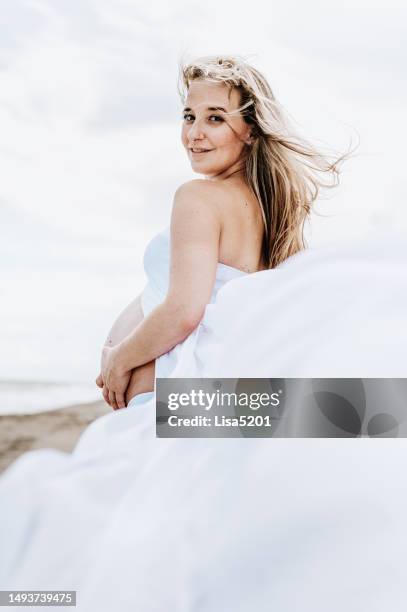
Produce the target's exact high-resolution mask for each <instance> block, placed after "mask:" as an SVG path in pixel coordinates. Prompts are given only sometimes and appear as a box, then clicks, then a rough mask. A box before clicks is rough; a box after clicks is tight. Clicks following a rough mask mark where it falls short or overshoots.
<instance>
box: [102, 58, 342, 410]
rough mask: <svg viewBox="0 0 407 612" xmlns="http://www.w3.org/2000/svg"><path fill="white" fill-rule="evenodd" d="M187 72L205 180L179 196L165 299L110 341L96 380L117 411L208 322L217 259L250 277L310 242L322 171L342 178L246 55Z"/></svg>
mask: <svg viewBox="0 0 407 612" xmlns="http://www.w3.org/2000/svg"><path fill="white" fill-rule="evenodd" d="M180 76H181V84H182V85H183V86H184V87H185V89H186V93H187V96H186V98H185V94H181V95H182V97H183V101H184V105H185V108H184V109H183V125H182V133H181V139H182V144H183V146H184V148H185V150H186V153H187V155H188V159H189V161H190V163H191V166H192V169H193V170H194V171H195V172H197V173H198V174H201V175H203V176H204V177H205V178H204V179H196V180H192V181H189V182H187V183H185V184H183V185H181V187H179V188H178V189H177V191H176V193H175V197H174V205H173V210H172V218H171V269H170V278H169V287H168V291H167V294H166V295H165V296H164V295H163V296H162V299H163V302H162V304H161V305H160V307H159V308H158V309H156V310H154V312H153V313H152V314H150V315H149V317H148V318H147V320H144V321H143V322H142V320H143V311H142V308H141V306H140V297H139V298H138V299H137V300H136V301H135V302H133V303H132V304H130V305H129V306H128V307H127V308H126V310H125V311H124V312H123V313H122V315H121V316H120V318H119V319H118V321H117V322H116V324H115V325H114V326H113V329H112V331H111V332H110V334H109V337H108V339H107V342H106V347H105V349H104V351H103V355H102V373H101V374H100V375H99V376H98V378H97V379H96V383H97V384H98V385H99V386H100V387H102V388H103V396H104V398H105V400H106V401H107V402H108V403H109V404H110V405H111V406H112V408H114V409H117V408H123V407H125V406H126V405H127V404H128V403H129V401H130V400H131V398H133V397H134V396H135V395H137V394H139V393H146V392H148V391H150V392H152V391H153V390H154V381H155V360H156V359H157V358H159V357H160V356H161V355H162V354H165V353H167V352H168V351H169V350H171V349H172V348H173V347H174V346H175V345H177V344H179V343H180V342H182V341H183V340H184V339H185V338H186V337H187V336H189V335H190V334H191V332H192V331H193V330H194V329H195V328H196V326H197V325H198V324H199V322H200V321H201V320H202V317H203V315H204V311H205V307H206V305H207V304H208V302H209V301H210V296H211V293H212V290H213V286H214V282H215V279H216V273H217V265H218V262H220V263H221V264H222V265H225V266H228V267H230V268H232V269H236V270H241V271H242V272H245V273H246V274H251V273H255V272H258V271H262V270H267V269H270V268H275V267H276V266H278V265H279V264H280V263H282V262H283V261H284V260H285V259H287V258H288V257H290V256H292V255H294V254H296V253H297V252H299V251H300V250H301V249H303V248H304V241H303V238H302V230H303V224H304V221H305V219H306V217H307V215H309V213H310V209H311V203H312V202H313V201H314V200H315V198H316V197H317V195H318V186H320V185H322V181H321V180H320V179H319V180H318V178H317V176H316V174H317V172H318V171H319V172H327V173H331V175H332V176H334V175H335V174H337V167H336V164H329V163H328V162H327V161H325V160H324V158H323V157H322V156H321V155H320V154H319V153H318V152H317V151H316V150H314V149H313V148H312V147H309V146H307V145H306V144H305V142H304V141H302V140H301V139H300V138H298V137H296V136H295V134H294V132H293V130H292V128H290V127H289V125H288V121H287V119H286V118H285V116H284V113H283V110H282V108H281V107H280V105H279V104H278V102H277V101H276V99H275V97H274V95H273V93H272V91H271V88H270V86H269V85H268V83H267V80H266V79H265V78H264V76H263V75H262V74H261V73H260V72H259V71H258V70H256V69H255V68H253V67H252V66H250V65H249V64H247V63H246V62H245V61H243V60H242V59H239V58H231V57H206V58H201V59H200V60H197V61H196V62H193V63H192V64H190V65H187V66H185V67H183V68H182V71H181V74H180ZM308 159H311V160H313V161H314V164H315V165H314V166H312V164H311V166H309V165H308ZM337 163H338V162H337ZM312 168H313V169H314V172H312ZM132 330H134V331H133V333H131V331H132ZM128 334H129V335H128Z"/></svg>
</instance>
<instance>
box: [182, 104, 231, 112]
mask: <svg viewBox="0 0 407 612" xmlns="http://www.w3.org/2000/svg"><path fill="white" fill-rule="evenodd" d="M191 110H192V108H189V106H187V107H185V108H184V113H186V112H187V111H191ZM206 110H210V111H216V110H219V111H223V112H224V113H227V110H226V109H225V108H223V106H208V107H207V109H206Z"/></svg>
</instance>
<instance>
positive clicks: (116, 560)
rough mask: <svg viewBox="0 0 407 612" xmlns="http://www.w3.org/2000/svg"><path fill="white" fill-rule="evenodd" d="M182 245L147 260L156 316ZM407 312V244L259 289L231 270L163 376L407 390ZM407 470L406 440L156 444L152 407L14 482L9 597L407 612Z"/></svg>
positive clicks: (88, 435) (368, 241)
mask: <svg viewBox="0 0 407 612" xmlns="http://www.w3.org/2000/svg"><path fill="white" fill-rule="evenodd" d="M168 232H169V230H168V228H165V229H164V231H163V232H160V233H159V234H158V235H157V236H155V237H154V238H153V240H152V241H151V242H150V243H149V245H148V247H147V249H146V252H145V257H144V265H145V269H146V273H147V277H148V282H147V285H146V287H145V289H144V292H143V296H142V307H143V311H144V313H145V315H148V313H149V312H151V310H152V309H153V308H154V307H155V306H156V305H158V304H159V303H160V302H161V301H162V300H163V299H164V297H165V292H166V288H167V287H168V270H169V233H168ZM406 312H407V256H406V253H405V236H402V235H401V234H398V235H395V234H391V235H390V234H388V235H387V236H383V235H376V236H375V235H373V234H372V236H371V237H370V238H365V239H363V240H358V241H356V240H354V241H349V242H348V243H344V244H338V245H333V246H331V247H321V248H317V249H311V250H309V251H306V252H303V253H299V254H298V255H296V256H294V257H292V258H289V259H288V260H287V261H286V262H284V263H283V264H282V265H281V266H279V267H278V268H276V269H274V270H267V271H262V272H257V273H254V274H246V273H245V272H243V271H241V270H237V269H236V268H233V267H230V266H227V265H225V264H219V265H218V269H217V274H216V281H215V285H214V289H213V293H212V296H211V300H210V303H209V304H208V305H207V307H206V309H205V313H204V316H203V318H202V320H201V322H200V324H199V325H198V326H197V328H196V329H195V330H194V331H193V332H192V334H190V335H189V336H188V337H187V338H186V339H185V340H184V341H183V342H181V343H180V344H179V345H177V346H176V347H174V348H173V349H172V350H171V351H169V352H168V353H167V354H165V355H162V356H161V357H159V358H158V359H157V360H156V376H157V377H158V376H160V377H180V378H182V377H197V378H199V377H239V376H243V377H405V376H406V372H407V365H406V359H405V351H406V345H407V344H406V343H407V325H406ZM140 400H141V401H140ZM143 400H144V401H143ZM406 463H407V445H406V444H405V443H404V440H403V439H400V440H393V439H382V440H371V439H363V440H360V439H358V440H355V439H345V440H344V439H308V440H306V439H284V438H283V439H259V438H244V439H242V438H231V439H224V438H183V439H177V438H172V439H171V438H156V437H155V398H154V394H140V396H136V398H135V399H134V401H132V402H130V404H129V406H128V408H127V409H123V410H120V411H116V412H113V411H112V412H111V413H109V414H107V415H105V416H102V417H100V418H98V419H97V420H96V421H95V422H94V423H92V424H91V425H90V426H89V427H88V428H87V429H86V430H85V431H84V432H83V434H82V436H81V438H80V440H79V442H78V444H77V446H76V448H75V450H74V452H73V453H72V454H71V455H70V454H66V453H63V452H59V451H56V450H51V449H46V450H37V451H32V452H29V453H25V454H23V455H22V456H21V457H19V458H18V459H17V461H15V462H14V463H13V464H12V465H11V466H10V467H9V468H8V469H7V470H6V471H5V473H4V474H3V475H2V476H1V477H0V543H1V546H0V589H2V590H10V589H24V590H30V589H33V590H38V589H52V590H57V589H58V590H67V589H76V590H77V609H79V610H81V611H83V612H93V611H96V610H97V611H98V612H105V611H106V612H107V611H109V612H110V611H111V610H112V609H118V610H120V611H121V612H134V611H135V610H137V611H139V610H140V611H142V612H153V611H154V612H155V611H160V612H161V611H162V610H174V611H177V612H184V611H185V612H187V611H188V612H194V611H196V612H198V611H199V612H220V611H222V612H224V611H225V610H233V611H234V612H243V611H244V612H247V610H256V612H266V611H267V612H268V611H269V609H270V606H271V607H273V609H275V610H278V611H279V612H293V611H294V610H295V611H297V610H298V611H299V610H301V612H302V611H307V612H308V611H309V610H312V611H313V612H322V611H323V612H325V611H326V610H327V609H329V610H330V611H331V612H339V611H340V612H343V610H344V609H346V610H349V611H352V612H354V611H355V612H356V611H357V612H360V611H361V610H369V612H383V610H392V612H402V611H403V612H404V609H405V587H404V585H405V583H406V579H407V569H406V564H405V550H406V544H407V541H406V540H407V538H406V535H407V529H406V522H405V516H406V511H407V489H406V477H405V475H404V471H405V470H404V467H403V466H404V465H406ZM17 609H20V608H17ZM21 609H23V607H21ZM25 609H26V608H25V607H24V610H25Z"/></svg>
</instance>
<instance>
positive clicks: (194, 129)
mask: <svg viewBox="0 0 407 612" xmlns="http://www.w3.org/2000/svg"><path fill="white" fill-rule="evenodd" d="M188 137H189V140H190V142H192V141H193V140H202V139H203V138H204V137H205V136H204V133H203V130H202V128H201V126H200V124H199V123H198V122H197V121H195V122H194V124H193V125H191V127H190V128H189V131H188Z"/></svg>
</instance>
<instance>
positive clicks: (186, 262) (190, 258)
mask: <svg viewBox="0 0 407 612" xmlns="http://www.w3.org/2000/svg"><path fill="white" fill-rule="evenodd" d="M223 195H224V192H223V190H221V191H219V187H218V186H217V185H216V182H215V181H207V180H199V179H197V180H193V181H189V182H188V183H185V184H184V185H181V187H179V188H178V190H177V192H176V194H175V197H174V205H173V210H172V215H171V241H170V242H171V244H170V248H171V254H170V271H169V272H170V274H169V287H168V292H167V295H166V298H165V300H164V301H163V302H162V303H161V304H160V305H159V306H156V308H154V310H153V311H152V312H151V313H150V314H149V315H148V316H147V317H145V318H144V319H143V321H142V322H141V323H140V324H139V325H138V326H137V327H136V329H135V330H133V332H132V333H131V334H130V335H129V336H127V337H126V338H124V340H122V341H121V342H120V343H119V344H118V345H117V347H115V348H114V350H113V353H112V354H111V359H109V361H110V363H109V365H107V366H106V374H107V371H108V370H110V371H111V372H113V370H115V372H116V374H117V379H119V378H120V377H123V376H124V374H125V373H126V372H128V371H129V370H131V369H132V368H134V367H137V366H140V365H142V364H144V363H146V362H148V361H151V360H152V359H156V358H157V357H159V356H160V355H163V354H164V353H167V352H168V351H169V350H171V349H172V348H173V347H174V346H175V345H177V344H179V343H180V342H182V341H183V340H184V339H185V338H186V337H187V336H188V335H189V334H190V333H191V332H192V331H193V330H194V329H195V328H196V327H197V325H198V324H199V322H200V321H201V319H202V317H203V315H204V312H205V308H206V305H207V304H208V303H209V302H210V298H211V294H212V290H213V285H214V282H215V277H216V269H217V263H218V260H219V241H220V233H221V215H220V212H219V208H218V201H220V199H221V198H222V196H223ZM113 378H114V374H113V373H112V374H111V375H110V376H109V379H107V380H108V382H107V386H109V380H110V381H111V382H112V384H114V383H113ZM118 387H120V384H118Z"/></svg>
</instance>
